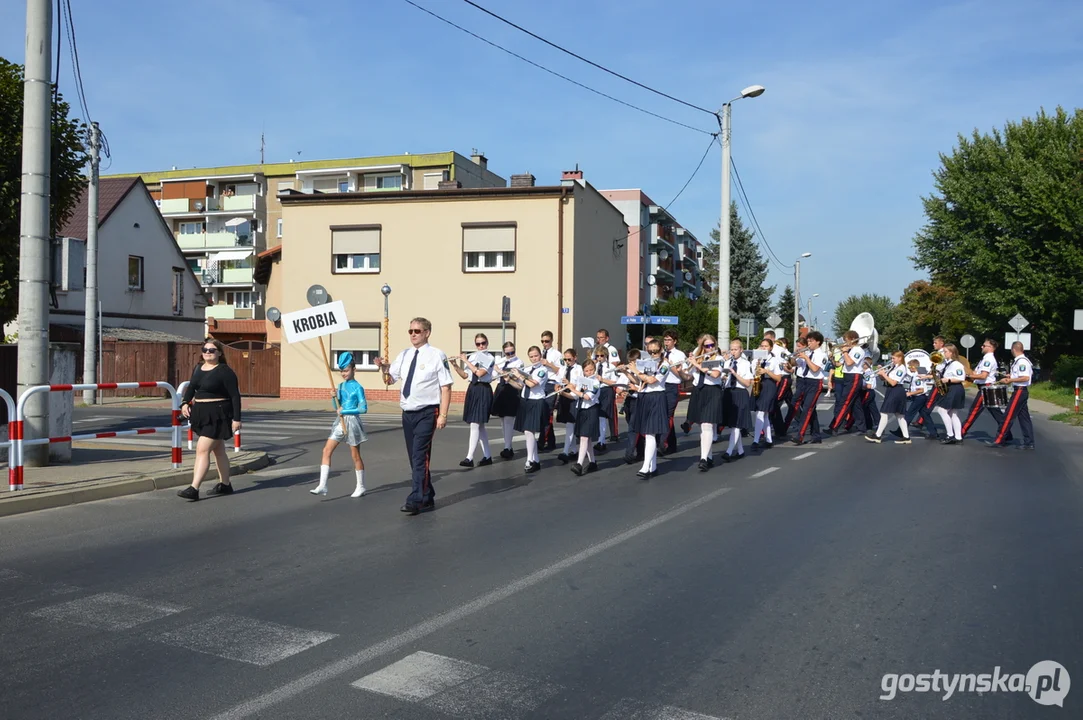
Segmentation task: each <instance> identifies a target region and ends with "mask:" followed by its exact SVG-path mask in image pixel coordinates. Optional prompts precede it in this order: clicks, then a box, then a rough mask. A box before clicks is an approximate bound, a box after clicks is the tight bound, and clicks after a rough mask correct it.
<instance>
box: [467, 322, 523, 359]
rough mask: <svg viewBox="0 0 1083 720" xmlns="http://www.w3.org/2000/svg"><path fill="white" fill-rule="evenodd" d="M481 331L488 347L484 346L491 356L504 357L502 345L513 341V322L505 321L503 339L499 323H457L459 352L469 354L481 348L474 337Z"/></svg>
mask: <svg viewBox="0 0 1083 720" xmlns="http://www.w3.org/2000/svg"><path fill="white" fill-rule="evenodd" d="M478 333H481V334H482V335H484V336H485V337H486V338H488V340H489V347H487V348H484V349H485V350H486V352H488V353H489V354H490V355H492V356H493V357H495V358H497V359H500V358H503V357H504V351H503V345H504V342H505V341H507V342H511V343H514V342H515V323H507V325H506V326H505V327H504V331H503V339H501V328H500V324H499V323H459V347H460V348H461V349H460V352H462V353H465V354H466V355H467V356H469V355H470V354H471V353H475V352H478V351H479V350H482V349H483V348H479V347H478V346H477V344H476V341H475V340H474V338H476V337H477V336H478Z"/></svg>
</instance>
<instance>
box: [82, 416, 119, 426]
mask: <svg viewBox="0 0 1083 720" xmlns="http://www.w3.org/2000/svg"><path fill="white" fill-rule="evenodd" d="M118 419H120V420H126V419H127V418H117V417H89V418H79V419H78V420H72V424H73V425H78V424H79V423H91V422H101V421H103V420H118Z"/></svg>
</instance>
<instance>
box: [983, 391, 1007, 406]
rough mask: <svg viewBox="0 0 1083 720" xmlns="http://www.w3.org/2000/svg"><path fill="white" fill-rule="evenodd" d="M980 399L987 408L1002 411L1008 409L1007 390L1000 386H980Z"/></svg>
mask: <svg viewBox="0 0 1083 720" xmlns="http://www.w3.org/2000/svg"><path fill="white" fill-rule="evenodd" d="M981 397H982V402H983V403H984V404H985V407H987V408H992V409H994V410H1004V409H1005V408H1007V407H1008V388H1006V387H1004V386H1002V385H982V386H981Z"/></svg>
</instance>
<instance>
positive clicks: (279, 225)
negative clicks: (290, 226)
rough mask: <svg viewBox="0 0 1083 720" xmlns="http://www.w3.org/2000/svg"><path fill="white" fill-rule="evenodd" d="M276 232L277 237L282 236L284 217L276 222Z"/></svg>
mask: <svg viewBox="0 0 1083 720" xmlns="http://www.w3.org/2000/svg"><path fill="white" fill-rule="evenodd" d="M275 232H276V233H277V237H282V218H278V222H276V223H275Z"/></svg>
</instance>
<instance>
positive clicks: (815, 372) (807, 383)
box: [793, 330, 827, 445]
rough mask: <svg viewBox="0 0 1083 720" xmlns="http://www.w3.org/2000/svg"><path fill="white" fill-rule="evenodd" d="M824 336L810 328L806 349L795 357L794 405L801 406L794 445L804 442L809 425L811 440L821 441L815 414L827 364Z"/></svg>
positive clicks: (818, 422) (818, 421)
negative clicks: (795, 388)
mask: <svg viewBox="0 0 1083 720" xmlns="http://www.w3.org/2000/svg"><path fill="white" fill-rule="evenodd" d="M823 341H824V336H823V334H822V333H820V332H819V331H818V330H812V331H810V332H809V333H808V335H806V336H805V343H806V344H807V345H808V351H807V352H806V353H805V354H804V355H802V356H801V357H799V358H798V359H797V396H796V397H795V398H794V406H795V407H800V408H801V414H800V416H799V420H798V424H797V437H795V438H794V439H793V443H794V445H801V444H802V443H804V437H805V432H806V431H807V430H808V429H809V427H810V425H811V429H812V442H813V443H819V442H822V436H821V435H820V418H819V417H818V416H817V415H816V403H817V402H818V401H819V399H820V393H822V392H823V389H824V372H825V369H824V368H825V366H826V365H827V351H826V350H824V349H823V347H822V345H823Z"/></svg>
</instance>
